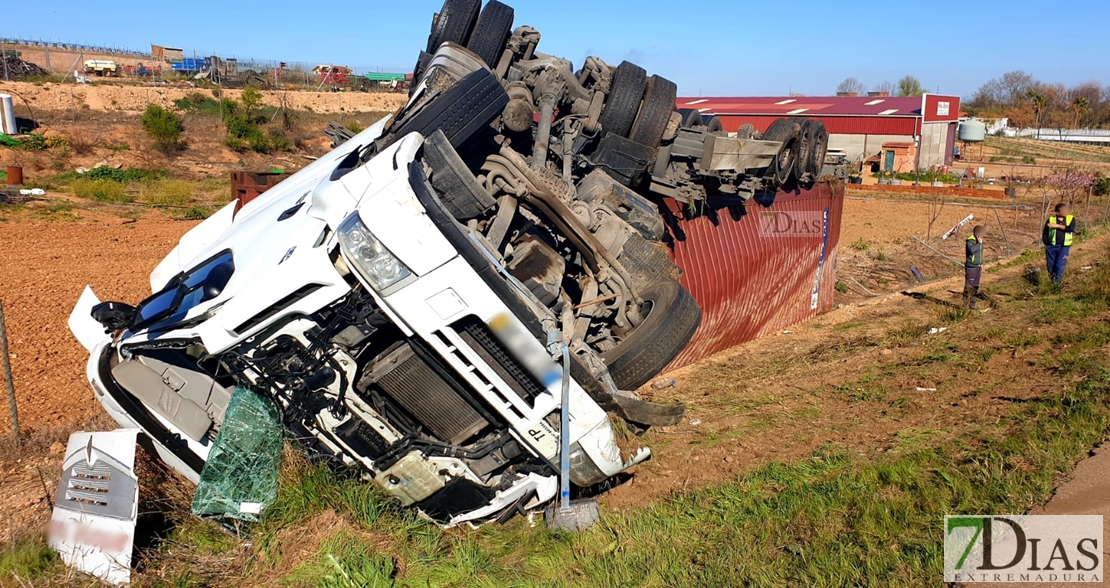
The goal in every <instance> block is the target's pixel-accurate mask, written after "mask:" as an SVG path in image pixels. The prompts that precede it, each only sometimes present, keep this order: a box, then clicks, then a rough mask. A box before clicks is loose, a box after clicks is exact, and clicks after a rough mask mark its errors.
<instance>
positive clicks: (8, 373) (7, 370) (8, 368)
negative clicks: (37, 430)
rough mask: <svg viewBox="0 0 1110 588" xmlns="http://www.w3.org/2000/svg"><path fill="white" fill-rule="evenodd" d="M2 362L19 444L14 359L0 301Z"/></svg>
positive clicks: (14, 428)
mask: <svg viewBox="0 0 1110 588" xmlns="http://www.w3.org/2000/svg"><path fill="white" fill-rule="evenodd" d="M0 362H3V364H4V365H3V368H4V385H5V386H6V387H7V389H8V410H9V411H10V414H11V423H12V438H13V439H15V443H16V445H19V411H17V410H16V406H15V386H14V385H13V384H12V361H11V358H10V357H8V333H7V329H6V328H5V327H4V303H2V302H0Z"/></svg>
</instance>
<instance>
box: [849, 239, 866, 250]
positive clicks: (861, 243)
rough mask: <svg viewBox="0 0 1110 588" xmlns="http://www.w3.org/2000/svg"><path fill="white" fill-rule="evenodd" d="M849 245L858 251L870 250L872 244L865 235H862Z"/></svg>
mask: <svg viewBox="0 0 1110 588" xmlns="http://www.w3.org/2000/svg"><path fill="white" fill-rule="evenodd" d="M848 247H850V248H852V249H854V250H856V251H868V250H870V249H871V244H870V243H868V242H867V241H866V240H865V239H864V238H863V237H860V238H859V239H858V240H857V241H856V242H855V243H852V244H851V245H849V246H848Z"/></svg>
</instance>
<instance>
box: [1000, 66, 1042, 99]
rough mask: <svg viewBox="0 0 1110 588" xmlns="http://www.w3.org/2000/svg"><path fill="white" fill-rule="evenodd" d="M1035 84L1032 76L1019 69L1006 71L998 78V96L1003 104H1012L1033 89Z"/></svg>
mask: <svg viewBox="0 0 1110 588" xmlns="http://www.w3.org/2000/svg"><path fill="white" fill-rule="evenodd" d="M1037 85H1038V84H1037V80H1035V79H1033V76H1031V75H1029V74H1027V73H1025V72H1023V71H1021V70H1017V71H1011V72H1007V73H1004V74H1002V77H1001V78H999V79H998V87H999V92H1000V96H999V97H1000V98H1001V100H1002V103H1003V104H1007V105H1010V106H1013V105H1014V104H1016V103H1018V102H1020V101H1021V100H1022V99H1023V98H1025V97H1026V96H1027V95H1028V94H1029V92H1031V91H1033V90H1035V89H1036V88H1037Z"/></svg>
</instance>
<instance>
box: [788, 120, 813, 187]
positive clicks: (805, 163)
mask: <svg viewBox="0 0 1110 588" xmlns="http://www.w3.org/2000/svg"><path fill="white" fill-rule="evenodd" d="M794 122H796V123H798V129H800V130H799V131H798V156H797V157H795V158H794V166H793V167H794V172H793V173H794V179H796V180H801V179H802V176H804V175H805V173H806V171H807V170H808V169H809V153H810V148H811V147H812V146H813V136H812V135H811V134H810V132H809V131H810V127H809V125H808V124H806V123H807V122H808V121H807V120H806V119H804V118H795V119H794Z"/></svg>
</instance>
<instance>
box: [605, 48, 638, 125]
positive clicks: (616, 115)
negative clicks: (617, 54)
mask: <svg viewBox="0 0 1110 588" xmlns="http://www.w3.org/2000/svg"><path fill="white" fill-rule="evenodd" d="M646 86H647V72H646V71H644V68H642V67H640V66H638V65H636V64H634V63H629V62H627V61H623V62H621V64H620V65H618V66H617V70H616V71H615V72H613V85H612V87H611V88H610V90H609V96H608V99H606V101H605V108H604V109H602V111H601V118H600V119H599V122H601V127H602V128H603V129H605V130H606V131H608V132H610V133H613V134H614V135H620V136H621V137H627V136H628V131H630V130H631V129H632V123H633V122H635V121H636V113H638V112H639V111H640V101H641V100H643V98H644V88H645V87H646Z"/></svg>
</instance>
